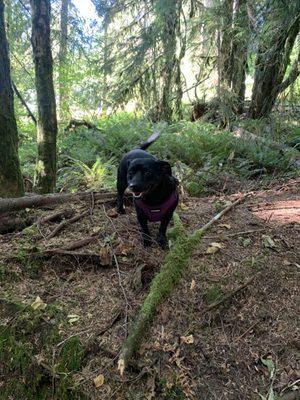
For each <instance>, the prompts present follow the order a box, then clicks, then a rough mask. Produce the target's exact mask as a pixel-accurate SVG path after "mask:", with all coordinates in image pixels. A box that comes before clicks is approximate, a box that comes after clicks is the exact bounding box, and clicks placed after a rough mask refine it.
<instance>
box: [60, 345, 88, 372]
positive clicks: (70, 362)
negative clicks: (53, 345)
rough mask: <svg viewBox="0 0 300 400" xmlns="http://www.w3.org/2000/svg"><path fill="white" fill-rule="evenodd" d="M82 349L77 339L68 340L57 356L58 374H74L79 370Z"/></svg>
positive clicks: (82, 353)
mask: <svg viewBox="0 0 300 400" xmlns="http://www.w3.org/2000/svg"><path fill="white" fill-rule="evenodd" d="M83 355H84V349H83V347H82V344H81V342H80V340H79V339H78V337H73V338H70V339H69V340H68V341H67V342H66V343H64V346H63V348H62V350H61V352H60V354H59V359H60V361H59V364H58V366H57V371H58V372H65V373H68V372H76V371H79V370H80V367H81V364H82V359H83Z"/></svg>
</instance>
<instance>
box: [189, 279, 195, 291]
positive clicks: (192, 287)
mask: <svg viewBox="0 0 300 400" xmlns="http://www.w3.org/2000/svg"><path fill="white" fill-rule="evenodd" d="M195 287H196V281H195V279H192V282H191V286H190V289H191V290H194V289H195Z"/></svg>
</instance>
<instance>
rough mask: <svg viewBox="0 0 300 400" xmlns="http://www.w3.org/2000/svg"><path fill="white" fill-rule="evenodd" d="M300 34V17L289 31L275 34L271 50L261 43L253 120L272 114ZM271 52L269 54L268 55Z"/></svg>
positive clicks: (256, 73) (251, 105) (254, 93)
mask: <svg viewBox="0 0 300 400" xmlns="http://www.w3.org/2000/svg"><path fill="white" fill-rule="evenodd" d="M299 30H300V14H299V15H298V16H296V18H295V19H294V21H293V23H292V24H291V25H290V26H289V27H285V26H283V27H282V28H281V29H280V31H279V32H278V30H277V31H275V33H274V35H273V37H272V40H271V48H269V49H266V48H265V44H264V43H261V45H260V46H259V49H258V56H257V61H256V68H255V75H254V84H253V89H252V99H251V104H250V109H249V116H250V118H253V119H258V118H262V117H266V116H268V115H269V114H270V112H271V111H272V108H273V106H274V104H275V102H276V99H277V96H278V94H279V93H280V90H281V88H282V83H283V79H284V75H285V72H286V69H287V66H288V64H289V62H290V55H291V52H292V49H293V45H294V43H295V40H296V37H297V35H298V33H299ZM267 50H268V51H267Z"/></svg>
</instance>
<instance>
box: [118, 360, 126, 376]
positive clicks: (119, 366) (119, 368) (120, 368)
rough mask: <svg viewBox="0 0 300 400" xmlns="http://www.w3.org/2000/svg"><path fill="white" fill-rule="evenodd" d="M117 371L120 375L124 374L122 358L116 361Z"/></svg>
mask: <svg viewBox="0 0 300 400" xmlns="http://www.w3.org/2000/svg"><path fill="white" fill-rule="evenodd" d="M118 371H119V372H120V375H121V376H123V375H124V371H125V361H124V359H123V358H120V360H119V361H118Z"/></svg>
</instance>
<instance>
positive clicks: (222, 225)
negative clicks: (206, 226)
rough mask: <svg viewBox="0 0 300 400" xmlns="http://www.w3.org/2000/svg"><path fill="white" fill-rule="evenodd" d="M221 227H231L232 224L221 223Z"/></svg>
mask: <svg viewBox="0 0 300 400" xmlns="http://www.w3.org/2000/svg"><path fill="white" fill-rule="evenodd" d="M219 226H220V227H221V228H226V229H230V228H231V225H230V224H220V225H219Z"/></svg>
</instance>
